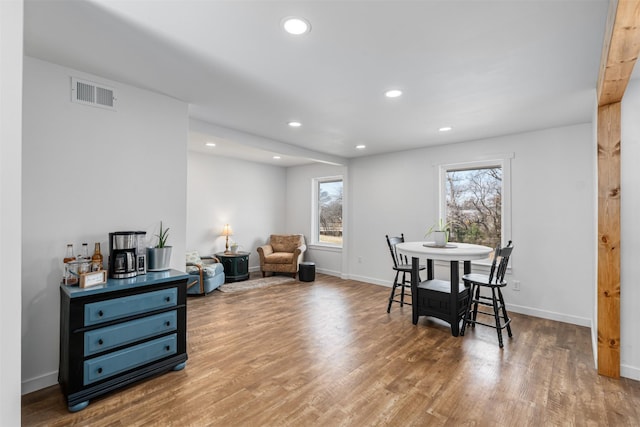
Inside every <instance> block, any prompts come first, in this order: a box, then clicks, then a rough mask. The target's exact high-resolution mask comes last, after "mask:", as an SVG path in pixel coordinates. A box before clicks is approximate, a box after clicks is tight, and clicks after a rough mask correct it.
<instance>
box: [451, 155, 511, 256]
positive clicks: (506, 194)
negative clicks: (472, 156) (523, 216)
mask: <svg viewBox="0 0 640 427" xmlns="http://www.w3.org/2000/svg"><path fill="white" fill-rule="evenodd" d="M510 158H511V156H505V157H504V158H502V159H497V160H488V161H477V162H469V163H457V164H449V165H442V166H440V218H444V219H446V222H447V223H449V227H450V229H451V234H450V236H449V240H451V241H453V242H462V243H474V244H478V245H484V246H489V247H492V248H495V247H496V246H502V245H504V244H506V242H507V241H508V240H509V239H510V236H511V220H510V218H511V200H510V199H511V198H510V193H511V190H510V180H511V177H510V175H511V167H510V164H511V163H510Z"/></svg>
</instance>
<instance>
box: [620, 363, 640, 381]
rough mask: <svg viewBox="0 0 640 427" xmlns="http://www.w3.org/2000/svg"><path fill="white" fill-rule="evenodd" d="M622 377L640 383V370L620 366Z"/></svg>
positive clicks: (623, 365)
mask: <svg viewBox="0 0 640 427" xmlns="http://www.w3.org/2000/svg"><path fill="white" fill-rule="evenodd" d="M620 376H621V377H625V378H629V379H631V380H636V381H640V368H636V367H635V366H629V365H625V364H620Z"/></svg>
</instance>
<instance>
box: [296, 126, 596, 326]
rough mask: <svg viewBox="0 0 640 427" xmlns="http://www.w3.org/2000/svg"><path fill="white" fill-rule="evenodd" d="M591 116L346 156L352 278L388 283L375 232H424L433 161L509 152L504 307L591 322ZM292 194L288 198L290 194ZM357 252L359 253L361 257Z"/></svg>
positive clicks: (431, 199) (433, 185) (432, 212)
mask: <svg viewBox="0 0 640 427" xmlns="http://www.w3.org/2000/svg"><path fill="white" fill-rule="evenodd" d="M591 135H592V127H591V125H590V124H584V125H577V126H571V127H564V128H557V129H549V130H544V131H538V132H532V133H525V134H519V135H511V136H505V137H500V138H492V139H488V140H482V141H474V142H466V143H462V144H455V145H447V146H442V147H433V148H424V149H419V150H412V151H406V152H400V153H393V154H386V155H379V156H371V157H363V158H357V159H353V160H352V161H351V163H350V167H349V177H350V182H351V197H350V202H349V203H350V205H349V207H350V215H349V217H348V226H349V240H348V245H349V248H350V249H349V256H348V260H347V263H346V264H347V265H346V268H348V270H349V275H350V277H351V278H353V279H356V280H362V281H366V282H370V283H379V284H386V285H390V284H391V282H392V280H393V275H392V274H391V273H392V272H391V269H390V263H391V260H390V257H389V251H388V248H387V246H386V244H385V240H384V235H385V234H389V235H399V234H400V233H404V234H405V238H406V239H407V240H423V238H424V233H425V231H426V229H427V228H428V226H429V225H430V224H432V223H434V222H435V220H436V219H437V217H438V213H437V210H438V208H437V185H438V184H437V179H436V171H435V169H436V168H437V165H439V164H441V163H453V162H462V161H472V160H477V159H480V158H483V159H484V158H487V157H489V158H490V157H491V155H492V154H496V155H497V154H505V153H513V154H514V158H513V159H512V160H511V162H512V163H511V165H512V236H511V237H512V239H513V241H514V245H515V251H514V254H513V269H512V274H511V276H510V280H513V279H517V280H520V281H521V290H520V291H514V290H513V287H508V288H507V289H506V291H505V292H506V295H505V298H506V299H507V301H508V302H509V306H510V307H511V309H512V310H513V311H518V312H523V313H528V314H532V315H535V316H540V317H545V318H550V319H555V320H561V321H565V322H570V323H575V324H579V325H584V326H591V319H592V307H593V292H592V286H593V283H594V277H593V269H592V268H591V266H592V265H593V263H594V262H595V257H594V253H593V249H592V248H593V245H594V242H595V238H596V237H595V232H594V221H595V215H594V200H593V188H594V185H595V179H594V175H593V162H594V153H593V150H592V136H591ZM290 203H291V202H290ZM360 261H361V262H360Z"/></svg>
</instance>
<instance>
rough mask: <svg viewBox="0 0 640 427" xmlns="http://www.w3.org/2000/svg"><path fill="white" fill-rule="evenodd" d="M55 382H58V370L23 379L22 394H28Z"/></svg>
mask: <svg viewBox="0 0 640 427" xmlns="http://www.w3.org/2000/svg"><path fill="white" fill-rule="evenodd" d="M56 384H58V371H55V372H51V373H49V374H45V375H41V376H39V377H36V378H32V379H30V380H26V381H23V382H22V394H23V395H25V394H29V393H31V392H34V391H37V390H41V389H43V388H47V387H50V386H52V385H56Z"/></svg>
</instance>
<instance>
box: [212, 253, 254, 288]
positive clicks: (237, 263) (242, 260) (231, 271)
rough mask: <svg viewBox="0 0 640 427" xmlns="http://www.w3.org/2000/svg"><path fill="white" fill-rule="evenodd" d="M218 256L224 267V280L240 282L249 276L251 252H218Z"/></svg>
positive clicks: (226, 281)
mask: <svg viewBox="0 0 640 427" xmlns="http://www.w3.org/2000/svg"><path fill="white" fill-rule="evenodd" d="M215 255H216V257H217V258H218V259H219V260H220V262H221V263H222V266H223V267H224V276H225V277H224V282H225V283H231V282H239V281H242V280H247V279H248V278H249V252H237V253H231V252H218V253H217V254H215Z"/></svg>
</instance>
